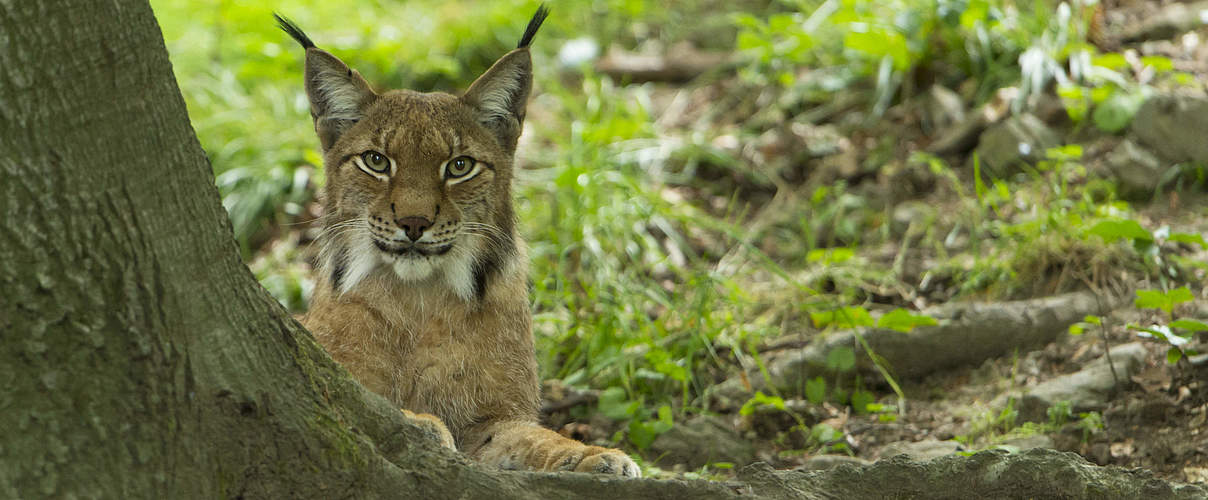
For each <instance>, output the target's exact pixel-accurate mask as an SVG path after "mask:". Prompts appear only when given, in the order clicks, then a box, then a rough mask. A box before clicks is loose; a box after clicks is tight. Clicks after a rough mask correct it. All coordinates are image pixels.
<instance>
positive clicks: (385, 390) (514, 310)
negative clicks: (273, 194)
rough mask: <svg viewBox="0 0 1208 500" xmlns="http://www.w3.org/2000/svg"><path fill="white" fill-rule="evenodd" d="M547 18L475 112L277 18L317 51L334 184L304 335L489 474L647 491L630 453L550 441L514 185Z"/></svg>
mask: <svg viewBox="0 0 1208 500" xmlns="http://www.w3.org/2000/svg"><path fill="white" fill-rule="evenodd" d="M546 13H547V11H546V10H545V9H544V7H542V8H540V9H538V11H537V14H536V15H535V16H534V17H533V19H532V20H531V21H530V22H529V25H528V29H526V30H525V33H524V36H523V37H522V38H521V40H520V44H519V45H518V47H517V48H516V49H515V50H513V51H511V52H508V53H507V54H506V55H504V56H503V57H501V58H500V59H499V60H498V61H496V62H495V64H494V65H493V66H491V68H490V69H488V70H487V71H486V72H485V73H484V74H483V75H482V76H480V77H479V78H478V79H477V80H476V81H475V82H474V83H473V84H472V85H470V88H469V89H468V90H466V92H465V93H464V94H462V95H461V96H453V95H450V94H445V93H421V92H414V91H410V90H391V91H386V92H382V93H378V92H375V91H374V90H373V89H371V88H370V86H369V84H368V83H367V82H366V81H365V79H364V78H362V77H361V75H360V74H359V73H358V72H356V71H355V70H352V69H351V68H349V67H348V66H347V65H346V64H344V62H343V61H341V60H340V59H338V58H336V57H335V56H333V55H332V54H330V53H328V52H326V51H324V50H322V49H319V48H318V47H316V46H315V44H314V43H313V42H311V40H310V38H308V37H307V36H306V35H305V34H304V33H302V31H301V30H300V29H298V28H297V27H296V26H295V25H293V24H292V23H290V22H289V21H287V20H284V19H282V18H280V17H278V21H279V22H280V24H281V27H282V29H284V30H285V31H286V32H287V33H289V34H290V35H291V36H292V37H293V38H294V39H295V40H297V41H298V42H299V43H300V44H301V45H302V47H303V48H305V49H306V74H305V87H306V94H307V97H308V98H309V100H310V108H311V116H312V118H313V119H314V127H315V133H316V134H317V135H318V138H319V143H320V146H321V147H322V150H323V164H324V170H325V172H326V175H327V183H326V186H325V187H324V192H323V206H324V216H323V227H324V229H323V232H322V233H321V235H320V237H319V239H318V245H319V246H320V252H319V266H318V267H319V269H318V276H317V278H318V279H317V280H316V281H317V283H316V286H315V292H314V296H313V297H312V299H311V310H310V311H309V312H308V313H307V315H306V316H305V317H304V318H303V323H304V324H305V325H306V327H307V328H308V329H309V330H310V331H311V332H313V333H314V334H315V338H316V339H317V340H318V341H319V343H320V344H322V345H323V346H324V347H325V348H326V349H327V350H328V352H329V353H331V356H332V357H333V358H334V359H335V360H336V361H338V362H339V363H340V364H341V365H343V366H344V367H345V368H347V369H348V371H349V372H350V373H352V375H353V376H354V377H356V379H357V380H358V381H359V382H360V383H361V384H362V385H364V386H365V387H366V388H368V389H369V390H371V391H373V392H376V393H378V394H380V395H382V396H384V397H385V398H387V399H388V400H390V402H391V403H393V404H395V405H396V406H398V407H399V408H400V409H403V410H405V414H406V415H407V416H408V417H409V418H411V419H412V420H413V421H414V422H415V423H417V425H420V426H421V427H424V428H426V429H428V430H430V431H431V433H432V434H433V435H434V437H437V438H438V439H439V440H440V441H441V442H442V443H444V444H445V445H446V446H451V447H456V449H459V450H461V451H463V452H465V453H467V454H469V455H470V456H471V457H473V458H475V459H477V460H479V461H481V462H483V463H487V464H490V465H495V466H498V467H504V468H526V469H534V470H575V471H582V472H599V473H608V474H619V475H623V476H640V475H641V472H640V469H638V467H637V465H636V464H635V463H634V462H633V460H631V459H630V458H629V457H628V456H627V455H625V454H624V453H623V452H621V451H619V450H613V449H607V448H601V447H598V446H586V445H584V444H582V443H579V442H576V441H573V440H570V439H566V438H564V437H562V436H560V435H558V434H557V433H555V432H553V431H550V430H548V429H544V428H541V427H540V426H538V425H537V410H538V405H539V402H540V388H539V385H538V380H537V363H536V356H535V354H534V351H533V334H532V328H531V317H530V312H529V304H528V264H527V257H526V255H525V246H524V243H523V241H521V239H520V237H519V235H518V234H517V232H516V222H515V214H514V213H513V210H512V171H513V157H514V155H515V152H516V143H517V140H518V138H519V136H520V132H521V129H522V124H523V123H524V116H525V105H526V102H527V100H528V96H529V92H530V89H531V86H532V60H531V57H530V55H529V49H528V45H529V43H530V42H531V41H532V38H533V35H534V34H535V33H536V31H537V29H538V28H539V27H540V26H541V22H542V21H543V20H544V19H545V16H546ZM412 412H419V413H421V414H420V415H416V414H415V413H412Z"/></svg>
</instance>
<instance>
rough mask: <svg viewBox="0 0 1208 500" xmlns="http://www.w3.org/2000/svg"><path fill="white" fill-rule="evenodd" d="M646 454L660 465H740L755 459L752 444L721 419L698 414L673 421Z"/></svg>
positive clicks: (753, 445)
mask: <svg viewBox="0 0 1208 500" xmlns="http://www.w3.org/2000/svg"><path fill="white" fill-rule="evenodd" d="M647 455H648V456H654V457H660V459H659V466H660V467H663V466H668V465H672V464H684V465H687V466H688V467H701V466H703V465H705V464H707V463H710V462H730V463H732V464H735V465H739V466H742V465H746V464H749V463H751V462H753V461H754V460H755V444H754V443H752V442H751V440H749V439H747V438H745V437H743V436H742V434H741V433H739V432H738V430H736V429H735V428H734V426H732V425H730V424H729V423H728V422H726V421H725V420H723V419H721V418H718V417H713V416H708V415H702V416H696V417H691V418H689V419H688V420H685V421H683V422H676V423H675V425H674V426H673V427H671V429H670V430H668V431H667V432H664V433H662V434H660V435H659V437H657V438H655V440H654V442H653V443H651V444H650V449H649V450H648V453H647Z"/></svg>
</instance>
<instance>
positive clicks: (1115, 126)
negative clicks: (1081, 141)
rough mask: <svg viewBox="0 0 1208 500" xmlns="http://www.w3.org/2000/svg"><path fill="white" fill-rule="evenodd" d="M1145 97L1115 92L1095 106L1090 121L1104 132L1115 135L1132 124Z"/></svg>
mask: <svg viewBox="0 0 1208 500" xmlns="http://www.w3.org/2000/svg"><path fill="white" fill-rule="evenodd" d="M1144 102H1145V96H1143V95H1141V94H1130V93H1126V92H1115V93H1113V94H1112V95H1111V96H1110V97H1108V98H1107V99H1105V100H1104V101H1103V102H1101V103H1099V104H1098V105H1096V106H1095V110H1094V111H1093V112H1091V121H1093V122H1094V123H1095V126H1096V127H1098V128H1099V130H1102V131H1104V132H1110V133H1113V134H1114V133H1116V132H1119V131H1121V130H1124V129H1125V128H1126V127H1128V124H1129V123H1132V119H1133V116H1134V115H1136V114H1137V110H1138V109H1141V104H1142V103H1144Z"/></svg>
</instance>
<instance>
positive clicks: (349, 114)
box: [273, 14, 377, 151]
mask: <svg viewBox="0 0 1208 500" xmlns="http://www.w3.org/2000/svg"><path fill="white" fill-rule="evenodd" d="M273 17H275V18H276V19H277V23H278V24H279V25H280V27H281V29H282V30H285V32H286V33H289V35H290V36H291V37H293V38H294V40H297V41H298V43H299V44H301V45H302V47H303V48H305V49H306V97H308V98H309V99H310V116H311V117H313V118H314V119H315V133H316V134H317V135H318V136H319V143H320V144H321V145H322V146H323V150H325V151H326V150H327V149H328V148H330V147H331V146H332V144H335V142H336V139H339V138H340V136H341V135H343V134H344V132H345V131H346V130H348V129H349V128H350V127H352V126H353V125H354V124H356V122H358V121H360V119H361V118H362V117H364V116H365V110H366V109H368V108H369V105H370V104H372V103H373V101H374V100H375V99H377V94H375V93H374V92H373V89H371V88H369V83H368V82H366V81H365V79H364V78H363V77H361V74H360V73H358V72H357V71H356V70H353V69H351V68H349V67H348V65H347V64H344V61H341V60H340V59H339V58H338V57H336V56H333V55H331V53H329V52H327V51H325V50H323V49H320V48H318V47H315V44H314V42H311V41H310V38H309V37H307V36H306V33H303V32H302V30H301V29H299V28H298V27H297V26H296V25H294V24H293V23H292V22H290V21H289V20H288V19H285V18H283V17H281V16H279V15H276V14H273Z"/></svg>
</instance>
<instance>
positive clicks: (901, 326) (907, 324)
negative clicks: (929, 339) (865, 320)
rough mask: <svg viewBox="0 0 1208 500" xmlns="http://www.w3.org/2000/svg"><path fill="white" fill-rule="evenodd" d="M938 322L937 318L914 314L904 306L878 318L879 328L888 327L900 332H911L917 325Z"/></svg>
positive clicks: (929, 324)
mask: <svg viewBox="0 0 1208 500" xmlns="http://www.w3.org/2000/svg"><path fill="white" fill-rule="evenodd" d="M936 324H938V323H937V322H936V321H935V318H932V317H931V316H927V315H923V314H914V313H911V312H910V311H907V310H905V309H902V308H897V309H894V310H892V311H889V312H888V313H886V314H885V315H884V316H881V319H878V320H877V327H878V328H888V329H890V330H897V331H899V332H903V333H905V332H909V331H910V330H913V329H914V327H916V326H933V325H936Z"/></svg>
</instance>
